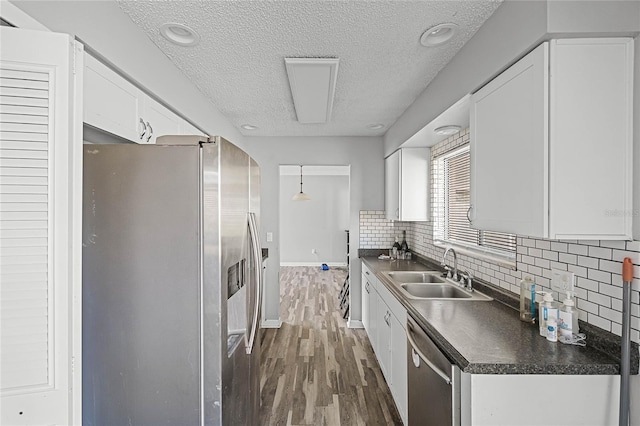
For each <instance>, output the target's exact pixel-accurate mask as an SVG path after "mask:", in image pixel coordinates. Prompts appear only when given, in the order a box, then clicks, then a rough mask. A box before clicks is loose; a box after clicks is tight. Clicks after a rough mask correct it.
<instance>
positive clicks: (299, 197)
mask: <svg viewBox="0 0 640 426" xmlns="http://www.w3.org/2000/svg"><path fill="white" fill-rule="evenodd" d="M310 199H311V197H309V196H308V195H307V194H305V193H304V192H302V165H301V166H300V192H298V193H297V194H296V195H294V196H293V198H292V200H293V201H309V200H310Z"/></svg>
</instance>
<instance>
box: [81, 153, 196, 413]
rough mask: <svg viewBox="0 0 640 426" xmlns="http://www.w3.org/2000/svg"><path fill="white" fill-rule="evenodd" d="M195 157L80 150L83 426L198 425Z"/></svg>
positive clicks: (190, 154) (183, 154)
mask: <svg viewBox="0 0 640 426" xmlns="http://www.w3.org/2000/svg"><path fill="white" fill-rule="evenodd" d="M199 151H200V148H199V147H198V146H193V147H156V146H152V145H85V146H84V172H83V173H84V182H83V191H84V194H83V197H84V202H83V210H84V211H83V229H82V231H83V236H82V237H83V289H82V305H83V309H82V311H83V313H82V322H83V330H82V334H83V336H82V339H83V340H82V352H83V360H82V378H83V392H82V394H83V409H82V411H83V413H82V414H83V424H85V425H102V424H104V425H107V424H113V425H119V424H136V425H159V424H163V425H195V424H199V423H200V421H201V417H200V361H201V360H200V310H199V309H198V307H199V291H200V274H199V272H200V243H199V229H200V215H199V209H198V205H199V199H200V186H199V173H198V170H199V158H200V155H199Z"/></svg>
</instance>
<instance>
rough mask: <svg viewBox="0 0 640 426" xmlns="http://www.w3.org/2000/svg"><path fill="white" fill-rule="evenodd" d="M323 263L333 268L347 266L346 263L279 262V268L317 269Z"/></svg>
mask: <svg viewBox="0 0 640 426" xmlns="http://www.w3.org/2000/svg"><path fill="white" fill-rule="evenodd" d="M323 263H326V264H327V266H329V267H333V268H340V267H342V268H344V267H346V266H347V264H346V262H280V266H315V267H318V268H319V267H320V266H322V264H323Z"/></svg>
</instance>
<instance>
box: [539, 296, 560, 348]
mask: <svg viewBox="0 0 640 426" xmlns="http://www.w3.org/2000/svg"><path fill="white" fill-rule="evenodd" d="M543 294H544V296H543V297H542V303H540V306H539V307H540V321H539V324H540V335H541V336H542V337H547V331H548V330H547V320H548V319H549V318H551V317H553V318H558V307H557V305H556V304H555V303H554V302H553V295H552V294H551V293H549V292H546V291H545V292H543Z"/></svg>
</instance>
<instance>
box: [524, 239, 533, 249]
mask: <svg viewBox="0 0 640 426" xmlns="http://www.w3.org/2000/svg"><path fill="white" fill-rule="evenodd" d="M522 245H523V246H524V247H535V246H536V240H532V239H530V238H523V239H522Z"/></svg>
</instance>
